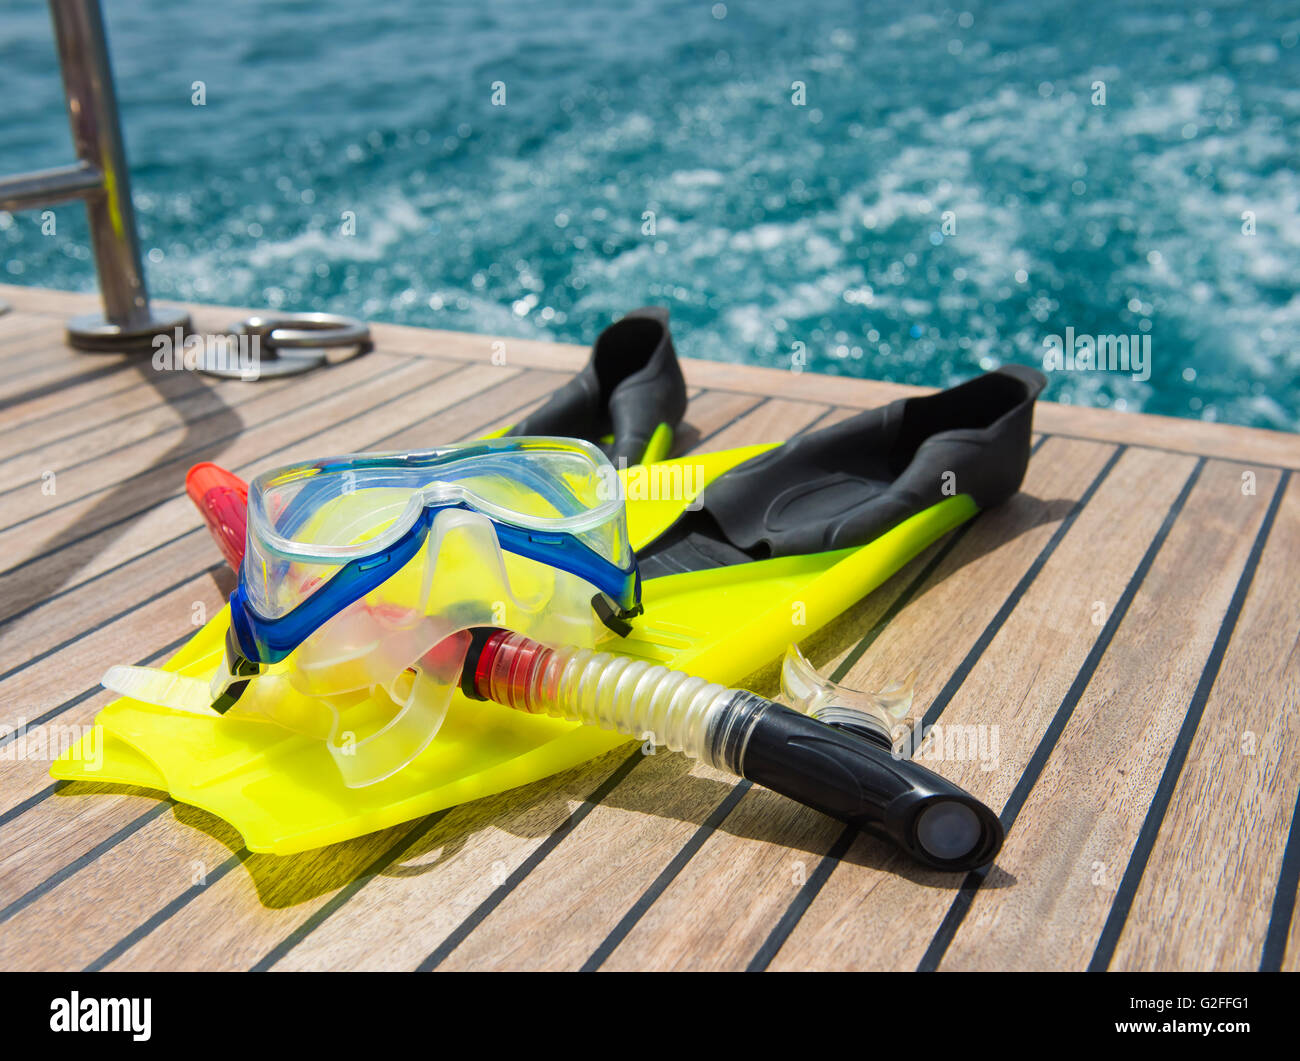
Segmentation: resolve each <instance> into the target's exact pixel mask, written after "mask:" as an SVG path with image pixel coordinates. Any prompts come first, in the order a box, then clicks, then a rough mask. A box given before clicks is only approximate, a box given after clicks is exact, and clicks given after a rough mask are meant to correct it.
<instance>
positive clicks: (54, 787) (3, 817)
mask: <svg viewBox="0 0 1300 1061" xmlns="http://www.w3.org/2000/svg"><path fill="white" fill-rule="evenodd" d="M67 784H68V782H67V781H55V782H54V783H53V784H49V785H46V786H45V787H44V788H43V789H41V790H40V791H39V792H34V793H33V794H32V795H30V796H28V797H27V798H26V799H25V800H23V801H22V802H21V803H15V804H14V805H13V806H12V807H10V808H9V809H8V810H7V811H5V812H4V813H3V814H0V829H3V828H4V827H5V826H6V825H8V824H9V823H10V822H11V821H13V820H14V819H15V818H18V817H21V816H22V815H24V814H26V813H27V812H28V811H29V810H31V809H32V808H33V807H34V806H36V804H38V803H44V802H45V800H47V799H49V798H50V797H51V796H52V795H54V794H55V793H56V792H58V791H60V790H61V789H63V788H64V787H66V786H67Z"/></svg>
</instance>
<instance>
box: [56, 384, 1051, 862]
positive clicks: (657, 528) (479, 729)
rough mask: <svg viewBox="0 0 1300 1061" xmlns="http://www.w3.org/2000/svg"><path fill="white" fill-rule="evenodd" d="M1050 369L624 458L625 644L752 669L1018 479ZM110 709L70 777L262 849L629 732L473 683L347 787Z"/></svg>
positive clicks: (393, 814)
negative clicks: (635, 609) (719, 445)
mask: <svg viewBox="0 0 1300 1061" xmlns="http://www.w3.org/2000/svg"><path fill="white" fill-rule="evenodd" d="M1043 384H1044V380H1043V377H1042V376H1041V375H1039V374H1038V373H1037V372H1034V371H1033V370H1032V369H1026V368H1021V367H1018V366H1009V367H1007V368H1004V369H1001V370H999V371H997V372H992V373H988V374H986V375H983V376H980V377H978V378H976V379H974V380H971V381H969V382H967V383H964V384H961V385H960V386H958V387H954V388H952V389H950V390H947V391H943V392H939V393H937V394H932V395H927V396H922V397H915V398H907V399H903V400H901V401H898V402H894V403H891V404H890V405H886V406H884V407H882V408H880V409H875V410H868V411H866V412H863V413H860V414H858V415H857V416H854V417H852V418H850V419H848V420H845V421H843V422H841V423H838V424H835V425H833V426H831V427H828V428H825V429H823V430H820V431H814V432H810V433H809V434H806V435H804V436H801V437H800V438H797V439H795V440H793V441H791V442H787V443H784V444H782V445H757V446H748V447H744V448H741V449H733V450H728V451H724V452H720V453H711V454H702V455H691V456H689V457H685V458H680V459H678V460H672V461H666V462H659V463H654V464H650V465H646V466H641V467H630V468H627V469H625V470H624V471H623V472H622V473H621V476H622V479H623V483H624V487H625V491H626V497H627V517H628V530H629V537H630V540H631V543H632V546H633V548H634V549H636V551H637V554H638V558H639V560H640V563H641V567H642V577H643V588H642V601H643V604H644V612H643V613H642V614H641V615H640V616H639V617H637V618H636V619H635V620H633V623H632V630H631V632H630V634H629V635H628V636H627V637H625V638H622V639H620V640H617V641H614V642H612V643H611V644H610V645H609V646H608V647H609V648H611V649H612V650H614V651H618V652H621V653H624V654H626V655H630V656H633V657H638V658H643V659H647V660H651V661H653V662H656V663H663V664H665V665H668V666H671V667H673V668H675V669H678V670H684V671H687V672H690V673H692V674H696V675H699V676H700V677H703V678H705V679H708V680H710V681H715V682H719V683H721V684H724V685H735V684H737V683H739V682H741V681H742V680H743V679H744V678H745V677H747V676H748V675H750V674H752V673H753V672H754V671H756V670H758V669H759V668H761V667H763V666H765V665H766V664H768V663H771V662H773V661H775V660H776V659H778V658H780V657H781V656H782V654H783V653H784V652H785V650H786V648H787V646H788V645H789V644H791V643H792V642H795V641H798V640H801V639H803V638H804V637H806V636H808V635H809V634H811V633H812V632H814V631H815V630H817V629H818V628H819V627H821V626H823V625H825V624H826V623H828V622H830V621H831V620H833V619H834V618H835V617H836V616H837V615H839V614H840V613H842V612H843V611H845V610H846V609H847V608H849V607H851V606H852V605H853V604H854V603H856V602H857V601H858V600H859V599H861V598H862V597H863V596H865V595H866V594H867V593H869V592H870V591H871V590H872V589H874V588H875V587H877V586H878V585H880V583H882V582H883V581H885V580H886V579H887V578H889V577H890V576H891V575H892V574H894V572H896V571H897V570H898V569H899V568H901V567H902V566H903V565H904V564H905V563H907V561H908V560H910V559H911V558H912V557H914V556H915V555H916V554H917V553H918V552H920V551H921V550H922V549H924V548H925V547H927V546H928V545H930V544H931V543H932V542H934V541H935V540H937V539H938V538H939V537H941V536H942V535H944V534H945V533H947V532H948V531H950V530H951V529H953V528H954V527H956V526H957V525H959V524H960V523H962V522H964V521H965V520H967V519H969V518H970V517H971V516H972V515H974V514H975V513H976V512H977V511H979V510H980V509H982V508H987V507H989V506H991V505H995V504H997V503H999V502H1001V501H1002V500H1005V499H1006V498H1007V497H1009V496H1011V495H1012V494H1013V493H1014V492H1015V491H1016V489H1018V487H1019V484H1020V482H1021V480H1022V478H1023V475H1024V471H1025V467H1026V465H1027V463H1028V459H1029V450H1030V432H1031V427H1032V407H1033V402H1034V399H1035V398H1036V397H1037V395H1038V393H1039V392H1040V390H1041V389H1042V386H1043ZM525 423H527V421H525ZM520 426H521V427H522V426H523V425H520ZM530 429H531V427H530ZM228 623H229V618H228V610H223V611H222V613H221V614H220V615H218V616H216V617H215V618H214V619H213V620H211V621H210V622H209V623H208V624H207V626H205V627H204V628H203V629H202V630H201V631H199V633H198V634H197V635H195V637H194V638H193V639H191V641H190V642H189V643H188V644H187V645H186V646H185V647H184V648H182V649H181V650H180V652H178V653H177V654H176V656H175V657H173V658H172V659H171V660H170V661H169V662H168V663H167V664H166V665H165V667H166V669H168V670H172V671H174V672H177V673H181V674H186V675H191V676H195V677H200V678H204V679H205V680H206V679H207V678H208V677H210V676H211V674H212V673H213V672H214V671H215V669H216V666H217V664H218V662H219V660H220V658H221V653H222V650H223V645H224V640H225V636H226V631H227V627H228ZM98 721H99V723H100V724H101V727H102V729H101V730H99V731H98V733H99V734H102V744H101V745H97V744H96V743H94V742H96V741H97V740H99V739H101V738H100V737H99V736H97V734H96V733H92V734H91V735H90V736H88V737H87V738H86V742H83V744H82V745H81V746H80V747H77V748H74V749H73V750H72V751H71V752H70V753H69V754H68V755H66V756H64V757H63V758H62V759H60V760H59V761H58V762H57V763H56V764H55V765H54V768H53V770H52V773H53V774H54V776H55V777H59V778H65V779H80V780H93V781H116V782H119V783H125V784H132V785H140V786H144V787H149V788H155V789H162V790H165V791H168V792H170V793H171V795H172V796H173V797H175V798H176V799H178V800H180V801H182V802H186V803H191V804H194V805H197V806H200V807H202V808H204V809H206V810H208V811H210V812H212V813H214V814H217V815H219V816H220V817H223V818H225V819H226V820H227V821H229V822H230V823H231V824H232V825H234V826H235V827H236V828H237V829H238V830H239V831H240V832H241V833H242V834H243V836H244V838H245V840H246V842H247V844H248V846H249V848H250V849H251V850H254V851H260V852H274V853H278V854H289V853H293V852H297V851H303V850H307V849H310V848H313V847H318V846H322V845H324V844H328V843H333V842H336V841H341V840H346V839H349V838H352V837H356V836H359V835H362V834H364V833H367V832H371V831H374V830H377V829H382V828H386V827H388V826H391V825H395V824H398V823H400V822H403V821H407V820H410V819H412V818H416V817H419V816H421V815H425V814H428V813H431V812H433V811H436V810H439V809H441V808H444V807H448V806H452V805H455V804H458V803H462V802H466V801H468V800H471V799H476V798H479V797H482V796H486V795H490V794H492V793H495V792H500V791H502V790H504V789H508V788H512V787H515V786H518V785H523V784H527V783H529V782H532V781H536V780H540V779H541V778H543V777H546V776H548V775H550V774H553V773H556V772H558V771H560V770H563V769H566V768H569V767H572V766H575V765H577V764H579V763H581V762H583V761H585V760H587V759H590V758H592V757H594V756H596V755H599V754H601V753H602V752H604V751H606V750H609V749H611V748H613V747H616V746H617V745H619V744H621V743H623V742H625V741H626V740H627V738H626V737H624V736H622V735H620V734H617V733H610V732H607V731H604V730H601V729H597V728H595V727H589V726H580V725H576V724H573V723H569V722H564V721H561V720H557V719H553V718H549V717H545V716H536V715H525V714H521V713H519V712H515V711H511V710H510V709H508V708H504V707H499V706H497V705H494V704H491V703H484V702H478V701H470V700H468V699H465V698H464V697H463V696H461V695H460V694H459V693H458V694H457V695H456V696H455V698H454V699H453V702H452V705H451V707H450V709H449V711H448V714H447V718H446V721H445V722H444V724H443V728H442V730H441V731H440V733H439V735H438V738H437V739H436V740H435V741H434V742H433V743H432V744H431V745H430V746H429V747H428V748H427V749H426V750H425V751H424V752H423V753H421V755H420V756H419V757H418V758H416V759H415V760H414V761H413V762H412V763H411V764H410V765H409V766H408V767H407V768H405V769H404V770H402V771H401V772H399V773H398V774H396V775H394V776H392V777H390V778H388V779H386V780H384V781H382V782H379V783H378V784H374V785H370V786H367V787H365V788H359V789H350V788H347V787H346V786H345V785H344V784H343V782H342V780H341V779H340V778H339V775H338V771H337V770H336V769H334V768H333V764H332V762H331V760H330V757H329V754H328V751H327V750H326V748H325V747H324V745H323V744H322V742H320V741H316V740H312V739H310V738H307V737H303V736H300V735H295V734H292V733H290V732H288V731H286V730H282V729H280V728H278V727H275V726H269V725H266V724H260V723H256V722H249V721H243V720H238V719H235V718H204V717H199V716H195V715H184V714H181V713H179V712H173V711H168V710H167V709H164V708H157V707H153V706H150V705H147V704H142V703H138V702H135V701H132V700H129V699H121V700H118V701H115V702H114V703H112V704H110V705H109V706H108V707H106V708H104V710H103V711H101V712H100V714H99V716H98ZM87 742H90V743H87ZM97 754H98V755H102V765H99V766H98V767H97V766H96V755H97Z"/></svg>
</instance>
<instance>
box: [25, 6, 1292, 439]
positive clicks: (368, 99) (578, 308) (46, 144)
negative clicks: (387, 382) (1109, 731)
mask: <svg viewBox="0 0 1300 1061" xmlns="http://www.w3.org/2000/svg"><path fill="white" fill-rule="evenodd" d="M104 5H105V14H106V18H107V21H108V27H109V33H110V44H111V48H112V53H113V58H114V62H115V67H116V71H117V80H118V93H119V96H120V100H121V106H122V115H123V121H124V124H125V127H126V135H127V141H128V150H129V155H130V160H131V164H132V172H133V178H134V181H135V198H136V203H137V208H138V214H139V224H140V229H141V235H142V240H143V244H144V247H145V249H146V253H147V264H148V271H149V272H148V275H149V282H150V287H151V290H152V292H153V294H154V295H155V297H157V298H160V299H166V298H169V297H171V298H186V299H196V300H206V301H212V302H225V303H232V304H240V305H252V306H268V307H277V308H286V309H331V310H336V311H340V312H348V313H357V314H361V315H364V316H367V317H370V318H372V319H382V320H391V321H400V322H404V323H410V324H420V325H430V326H437V327H443V328H455V329H464V330H470V331H478V332H491V333H498V334H507V335H514V336H529V337H550V338H556V339H564V340H569V341H574V342H579V343H588V342H590V341H591V339H592V338H593V337H594V336H595V334H596V333H597V332H598V331H599V330H600V328H601V327H603V326H604V325H605V324H606V323H608V322H609V321H610V320H611V319H613V318H614V317H616V316H618V315H619V314H621V313H622V312H623V311H625V310H627V309H630V308H631V307H633V306H636V305H640V304H642V303H644V302H660V303H666V304H668V305H670V306H671V307H672V311H673V320H674V332H675V334H676V335H677V336H678V345H679V349H680V350H681V351H682V353H684V354H688V355H694V356H699V357H709V358H714V359H720V360H730V361H738V362H757V363H762V364H772V365H790V364H792V362H793V360H795V359H799V360H801V361H806V364H807V365H808V367H810V368H814V369H818V370H822V371H829V372H837V373H843V374H846V375H860V376H870V377H879V378H886V379H892V380H899V381H904V382H911V383H923V384H930V385H936V386H937V385H944V384H948V383H951V382H954V381H956V380H958V379H961V378H964V377H966V376H968V375H970V374H971V373H973V372H975V371H978V369H979V368H980V367H982V366H985V367H989V366H992V365H994V364H997V363H999V362H1001V361H1007V360H1014V361H1021V362H1025V363H1029V364H1036V363H1037V364H1041V361H1042V357H1043V353H1044V349H1045V347H1044V341H1045V340H1046V339H1047V338H1048V337H1049V336H1052V335H1057V336H1062V337H1063V336H1065V335H1066V329H1067V328H1070V329H1073V334H1075V335H1093V336H1102V335H1111V334H1116V335H1129V336H1133V337H1136V340H1141V339H1143V337H1149V342H1150V351H1151V359H1150V365H1149V372H1150V378H1149V379H1145V380H1135V379H1133V378H1132V377H1133V375H1134V373H1133V372H1131V371H1130V372H1128V373H1121V372H1113V373H1112V372H1096V371H1092V372H1080V371H1076V372H1057V373H1054V374H1053V376H1052V380H1051V385H1050V388H1049V390H1048V392H1047V396H1048V397H1050V398H1053V399H1056V400H1061V401H1069V402H1074V403H1078V404H1087V405H1098V406H1116V407H1121V408H1128V409H1143V410H1147V411H1151V412H1160V413H1169V414H1173V415H1178V416H1188V417H1200V418H1204V419H1207V420H1225V421H1231V422H1236V423H1243V424H1254V425H1259V426H1265V427H1280V428H1288V429H1292V430H1295V429H1298V428H1300V297H1297V293H1296V292H1297V286H1298V281H1300V175H1298V170H1297V165H1298V163H1300V148H1298V146H1297V144H1298V132H1297V130H1300V44H1298V39H1300V4H1297V3H1288V4H1282V3H1261V4H1252V5H1241V4H1229V3H1190V4H1184V3H1151V2H1145V0H1086V2H1041V0H1040V2H1036V0H1009V2H1002V3H996V4H973V3H962V4H958V5H956V6H947V5H945V4H942V3H928V2H919V3H916V2H903V0H884V2H872V3H866V2H863V0H856V2H848V0H843V2H841V0H805V2H802V3H799V4H774V3H758V2H748V3H746V2H739V0H737V2H730V3H727V4H725V5H724V4H720V3H709V2H703V3H700V2H685V0H632V2H629V3H620V4H609V3H607V2H605V0H568V2H565V3H555V2H552V0H546V2H537V0H534V2H529V0H482V2H479V3H475V4H473V5H450V4H441V3H430V2H427V0H371V2H367V3H357V2H355V0H318V2H315V3H310V4H308V3H290V2H286V0H280V2H257V3H254V2H252V0H227V2H223V3H220V4H195V3H175V2H174V0H173V2H165V0H135V2H132V0H104ZM0 55H3V62H0V100H3V101H4V106H3V117H0V149H2V155H0V157H3V159H4V162H3V164H2V168H3V169H4V170H6V171H14V170H17V169H27V168H35V167H39V166H46V165H56V164H59V163H62V162H65V161H67V160H68V158H69V155H70V146H69V140H68V134H67V123H66V120H65V118H64V116H63V111H62V97H61V93H60V88H59V84H58V79H57V75H56V73H55V60H54V53H53V46H52V43H51V40H50V29H49V20H48V16H47V14H46V11H45V5H44V4H43V3H40V2H38V0H7V3H6V4H5V6H4V7H3V8H0ZM200 81H201V82H203V86H204V91H205V93H206V100H205V105H203V106H196V105H194V93H195V89H194V83H195V82H200ZM1098 86H1100V91H1104V105H1102V103H1101V100H1100V95H1099V87H1098ZM502 102H504V105H503V106H502V105H497V104H500V103H502ZM41 227H42V226H41V218H40V217H39V215H37V214H21V215H15V216H13V217H9V216H8V215H3V214H0V278H3V279H5V280H7V281H9V282H14V283H25V284H40V285H47V286H52V287H61V288H79V289H86V290H89V289H92V288H93V286H94V276H93V270H92V267H91V264H90V260H89V251H88V248H87V245H86V232H85V225H84V220H83V218H82V217H81V211H80V209H79V208H77V207H75V206H65V207H61V208H59V209H58V210H57V211H56V232H55V233H54V234H53V235H45V234H42V231H41ZM353 227H354V229H355V231H354V232H351V233H350V232H349V230H350V229H352V228H353ZM1139 374H1141V373H1139Z"/></svg>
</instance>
